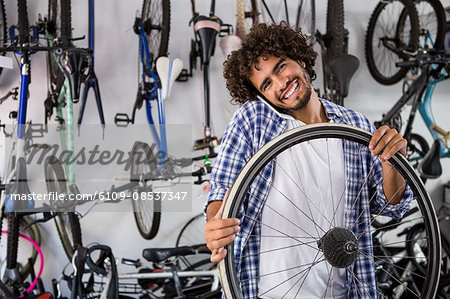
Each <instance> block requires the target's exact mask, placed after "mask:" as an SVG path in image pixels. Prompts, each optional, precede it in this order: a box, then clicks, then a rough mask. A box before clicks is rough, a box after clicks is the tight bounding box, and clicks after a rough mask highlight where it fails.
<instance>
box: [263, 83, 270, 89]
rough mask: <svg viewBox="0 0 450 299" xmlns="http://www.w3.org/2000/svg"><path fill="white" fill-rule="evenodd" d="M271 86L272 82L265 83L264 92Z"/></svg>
mask: <svg viewBox="0 0 450 299" xmlns="http://www.w3.org/2000/svg"><path fill="white" fill-rule="evenodd" d="M269 86H270V81H267V82H266V83H264V86H263V91H264V90H266V89H267V88H268V87H269Z"/></svg>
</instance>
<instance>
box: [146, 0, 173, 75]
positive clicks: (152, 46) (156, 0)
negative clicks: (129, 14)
mask: <svg viewBox="0 0 450 299" xmlns="http://www.w3.org/2000/svg"><path fill="white" fill-rule="evenodd" d="M149 22H151V23H149ZM141 24H143V25H144V31H145V36H146V39H147V46H148V49H149V52H150V56H151V57H150V61H151V63H152V65H151V66H150V69H151V70H153V69H154V67H155V63H156V60H157V59H158V58H159V57H161V56H166V55H167V50H168V46H169V34H170V1H169V0H144V2H143V4H142V14H141ZM139 49H140V51H143V49H142V47H139ZM140 55H141V54H140ZM143 63H144V72H145V74H146V75H147V76H150V73H149V72H148V68H147V64H146V63H147V62H146V60H145V59H144V60H143Z"/></svg>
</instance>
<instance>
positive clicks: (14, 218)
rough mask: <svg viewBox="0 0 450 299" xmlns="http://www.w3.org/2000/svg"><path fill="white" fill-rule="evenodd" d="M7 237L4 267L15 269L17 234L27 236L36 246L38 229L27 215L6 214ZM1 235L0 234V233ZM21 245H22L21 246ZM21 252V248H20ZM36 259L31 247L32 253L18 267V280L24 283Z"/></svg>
mask: <svg viewBox="0 0 450 299" xmlns="http://www.w3.org/2000/svg"><path fill="white" fill-rule="evenodd" d="M7 219H8V236H7V251H6V267H7V268H8V269H15V268H16V267H17V266H18V265H19V263H18V260H17V258H18V253H19V248H22V247H21V246H19V245H20V242H19V240H20V238H19V233H23V234H25V235H27V236H28V237H29V238H30V239H32V240H33V241H34V242H36V244H37V245H40V244H41V234H40V232H39V227H38V225H37V224H36V223H34V224H33V222H34V220H33V219H32V218H31V217H30V216H27V215H20V214H18V213H11V214H8V217H7ZM0 233H1V232H0ZM22 245H23V244H22ZM22 250H23V248H22ZM37 257H38V252H37V250H36V248H35V247H34V246H32V251H31V253H30V255H29V258H28V259H27V260H26V261H25V262H24V263H23V265H22V264H20V265H19V267H18V271H19V272H18V273H19V275H20V279H21V280H22V281H24V280H25V279H26V278H27V277H28V275H29V274H30V273H31V270H32V269H33V267H34V264H35V263H36V259H37Z"/></svg>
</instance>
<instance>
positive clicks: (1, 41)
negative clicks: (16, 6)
mask: <svg viewBox="0 0 450 299" xmlns="http://www.w3.org/2000/svg"><path fill="white" fill-rule="evenodd" d="M6 24H7V22H6V14H5V3H4V2H3V0H0V48H4V47H5V44H6V40H7V35H6V28H7V26H6ZM0 55H2V56H4V55H5V52H2V53H0ZM2 71H3V68H2V67H0V75H1V74H2Z"/></svg>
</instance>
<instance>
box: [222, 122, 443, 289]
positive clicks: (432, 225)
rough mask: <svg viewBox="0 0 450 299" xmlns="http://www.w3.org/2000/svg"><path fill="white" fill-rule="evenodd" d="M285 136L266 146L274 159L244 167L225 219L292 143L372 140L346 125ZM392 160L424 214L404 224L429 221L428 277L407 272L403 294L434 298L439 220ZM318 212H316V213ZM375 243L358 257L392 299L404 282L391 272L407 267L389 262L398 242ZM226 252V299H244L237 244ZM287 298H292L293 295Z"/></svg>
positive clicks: (400, 161) (404, 166)
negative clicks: (370, 266) (369, 261)
mask: <svg viewBox="0 0 450 299" xmlns="http://www.w3.org/2000/svg"><path fill="white" fill-rule="evenodd" d="M342 129H344V131H341V130H342ZM334 130H336V131H334ZM333 131H334V132H333ZM338 131H340V133H337V132H338ZM286 134H290V139H289V140H287V141H286V140H285V141H284V143H283V141H282V138H283V137H282V136H280V137H279V138H276V139H274V140H273V141H272V142H270V143H268V144H267V145H266V146H264V150H265V151H266V153H268V152H270V155H271V156H270V155H269V156H263V155H259V154H258V153H259V152H258V153H257V154H256V155H255V157H253V158H252V160H251V161H250V162H251V163H250V162H249V163H248V164H247V166H245V168H244V170H243V171H242V172H241V174H240V175H239V177H238V178H237V179H236V181H235V184H234V185H233V187H232V189H231V191H230V194H229V197H228V199H227V202H226V205H225V209H224V213H223V215H224V218H229V217H237V216H238V215H239V210H240V208H241V207H240V202H239V201H236V200H235V198H245V196H246V193H247V191H248V188H249V186H250V185H251V182H252V181H253V178H254V177H257V176H259V172H260V170H261V169H263V168H264V165H267V164H268V163H269V162H270V161H272V158H273V157H274V156H276V155H278V154H279V153H280V152H281V151H283V150H287V149H289V148H290V147H291V146H293V144H297V143H302V142H307V141H308V142H309V141H310V140H314V139H317V138H318V135H316V136H313V135H314V134H320V135H321V137H323V138H340V139H345V140H351V141H356V142H357V143H359V144H361V143H362V144H361V146H364V147H365V146H366V145H367V144H368V141H369V140H370V134H368V135H367V132H362V131H361V130H359V129H354V128H350V129H349V128H348V126H343V125H325V126H324V125H318V126H317V125H313V126H305V127H304V128H299V129H296V130H295V132H294V133H292V132H290V133H286ZM339 135H340V136H339ZM353 138H355V139H353ZM361 138H362V139H361ZM344 142H347V141H344ZM364 150H365V149H364ZM261 151H262V150H261ZM261 151H260V152H261ZM390 161H391V163H392V164H393V165H394V166H395V167H396V168H397V169H398V170H399V172H401V173H402V175H403V176H404V178H405V179H406V180H407V181H408V183H409V185H410V187H411V189H412V191H413V192H414V196H415V198H416V200H415V201H414V202H415V203H416V204H417V205H418V207H419V210H420V213H421V215H419V216H418V215H414V216H409V217H411V218H409V219H408V220H406V219H405V220H404V222H405V224H408V225H412V224H414V223H417V221H420V220H421V219H425V220H426V229H425V231H426V234H427V241H428V248H429V250H428V252H427V254H428V256H427V257H428V259H427V261H428V266H427V273H426V275H422V274H420V273H413V271H410V270H408V271H409V272H410V273H409V274H411V275H410V276H412V277H413V282H411V283H410V284H407V287H406V289H405V290H404V291H403V292H404V293H403V294H406V295H411V294H413V295H412V296H411V297H417V298H432V296H433V295H434V293H435V290H436V284H437V280H438V278H439V256H440V239H439V235H438V227H437V220H436V217H435V214H434V210H433V206H432V204H431V201H430V199H429V197H428V195H427V194H426V191H425V188H424V186H423V184H422V183H421V181H420V179H419V178H418V177H417V175H416V174H415V172H414V170H413V169H412V167H411V166H410V165H409V164H408V163H407V161H406V160H405V159H404V158H403V157H401V156H400V155H396V156H394V157H393V158H391V160H390ZM274 163H277V162H274ZM272 187H273V186H272ZM354 202H355V203H356V202H358V200H357V198H356V200H355V201H354ZM381 211H382V210H381ZM316 213H317V211H316ZM375 216H376V215H375ZM243 219H245V216H244V218H242V217H241V222H242V221H243ZM253 221H255V220H253ZM263 225H264V224H262V226H263ZM331 228H333V226H331ZM275 229H278V228H275ZM325 233H326V231H324V232H323V234H322V236H323V235H325ZM372 235H374V231H372ZM250 237H251V236H249V235H246V236H244V237H243V238H244V239H245V240H247V239H249V238H250ZM289 237H290V238H293V237H292V236H289ZM357 238H358V235H357ZM319 239H320V238H316V239H314V240H313V243H311V244H314V242H317V241H318V240H319ZM373 240H374V244H376V243H375V241H379V242H381V244H382V245H383V247H375V246H376V245H374V246H373V247H372V249H371V250H372V251H373V253H372V254H371V255H370V256H367V257H364V255H365V254H366V253H367V252H364V251H363V250H360V251H358V258H367V259H373V260H374V265H375V266H376V267H377V270H378V272H376V275H375V276H376V279H377V284H376V289H373V290H372V291H373V292H375V293H377V294H378V295H379V296H380V295H381V296H386V297H389V296H390V295H392V294H389V293H388V292H392V290H393V289H394V287H395V286H396V285H397V286H398V285H400V283H401V282H402V281H401V280H400V278H399V277H400V276H397V274H395V275H394V274H393V273H390V272H389V271H394V270H396V271H397V272H399V271H403V272H406V271H407V268H406V266H405V265H403V264H401V263H396V264H395V263H389V261H390V258H392V257H393V255H394V254H397V253H398V252H396V251H395V248H396V247H397V246H398V244H399V241H398V240H394V241H389V240H387V239H386V240H385V239H383V238H380V237H373ZM306 243H307V242H305V244H302V245H305V246H310V245H306ZM400 244H401V245H403V247H404V246H405V240H404V239H403V240H401V242H400ZM241 246H243V244H241ZM379 248H383V250H384V251H383V252H382V253H380V252H379ZM283 249H284V250H285V249H286V248H283ZM227 250H228V253H229V254H228V255H227V257H226V258H225V260H224V261H222V262H221V264H220V269H221V276H222V281H223V284H224V290H225V293H226V295H227V297H228V296H230V297H232V298H242V294H241V288H240V281H239V279H238V277H237V272H236V269H235V268H234V265H235V259H234V254H232V253H233V252H235V251H234V250H235V249H234V244H233V243H231V244H230V245H228V246H227ZM296 250H299V248H298V247H297V248H296ZM387 250H389V251H388V253H390V254H391V256H388V257H386V251H387ZM299 251H300V250H299ZM317 252H319V250H317ZM239 254H241V253H239ZM261 254H262V252H260V255H261ZM286 255H288V256H292V254H291V253H289V254H286ZM319 259H320V257H319V258H318V259H317V260H316V261H318V260H319ZM403 259H404V260H405V262H406V263H410V262H411V259H412V257H407V256H405V257H403ZM305 265H306V264H305ZM389 265H393V268H394V269H390V270H389V268H388V266H389ZM375 266H374V267H375ZM388 270H389V271H388ZM346 271H347V274H348V275H349V276H350V277H352V275H354V276H353V277H354V279H353V282H352V283H355V285H357V284H361V285H362V283H364V281H358V280H359V279H360V278H359V277H358V276H357V275H355V273H351V272H352V271H353V270H352V269H351V267H349V268H346ZM374 271H375V269H374ZM298 272H299V271H297V273H298ZM274 273H275V272H274ZM304 273H305V272H304ZM269 274H270V273H266V274H263V273H259V275H260V276H262V275H269ZM382 274H385V275H386V274H387V276H388V278H389V279H390V280H391V281H393V283H391V284H390V285H389V287H390V290H389V289H387V290H386V289H385V290H383V289H382V287H383V286H384V285H383V283H382V282H383V281H380V280H381V276H382ZM278 275H279V272H277V276H278ZM276 278H277V277H275V278H274V279H276ZM297 278H298V276H297ZM297 278H296V279H297ZM299 281H300V280H299ZM420 281H426V282H425V283H423V284H422V283H420ZM277 283H278V282H277ZM300 283H301V282H300ZM327 284H328V283H327ZM275 285H276V284H275ZM297 287H298V285H297ZM363 289H364V288H363ZM397 289H398V288H397ZM295 291H297V289H295ZM361 292H364V291H361ZM294 293H295V292H294ZM259 295H261V294H259ZM267 295H269V296H270V293H268V294H267ZM358 295H359V296H362V294H361V293H358ZM288 296H290V294H289V295H288ZM411 297H410V298H411Z"/></svg>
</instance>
